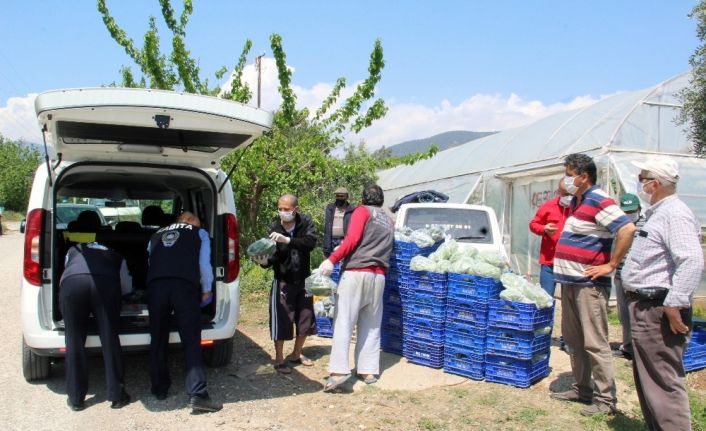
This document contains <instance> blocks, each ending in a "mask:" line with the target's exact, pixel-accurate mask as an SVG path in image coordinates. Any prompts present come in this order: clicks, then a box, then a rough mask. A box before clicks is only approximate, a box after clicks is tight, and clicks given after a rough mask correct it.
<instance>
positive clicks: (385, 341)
mask: <svg viewBox="0 0 706 431" xmlns="http://www.w3.org/2000/svg"><path fill="white" fill-rule="evenodd" d="M403 346H404V343H403V339H402V334H400V335H394V334H385V333H383V334H382V335H381V337H380V348H381V349H382V350H384V351H385V352H388V353H394V354H396V355H400V356H402V350H403Z"/></svg>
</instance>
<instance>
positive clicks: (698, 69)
mask: <svg viewBox="0 0 706 431" xmlns="http://www.w3.org/2000/svg"><path fill="white" fill-rule="evenodd" d="M689 17H690V18H694V19H696V35H697V37H698V38H699V40H700V41H701V44H700V45H699V46H698V47H697V48H696V51H695V52H694V54H692V55H691V57H690V58H689V64H690V65H691V67H692V76H691V80H690V82H689V86H688V87H686V88H685V89H684V90H682V92H681V93H680V98H681V100H682V103H683V106H682V109H681V111H680V113H679V116H678V117H677V123H678V124H682V125H686V126H687V136H688V137H689V139H690V140H691V141H692V142H693V143H694V146H693V147H692V151H693V152H694V153H696V155H698V156H704V155H706V1H705V0H701V1H700V2H699V3H698V4H697V5H696V6H695V7H694V9H692V11H691V13H690V14H689Z"/></svg>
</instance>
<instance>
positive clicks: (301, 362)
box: [289, 355, 314, 367]
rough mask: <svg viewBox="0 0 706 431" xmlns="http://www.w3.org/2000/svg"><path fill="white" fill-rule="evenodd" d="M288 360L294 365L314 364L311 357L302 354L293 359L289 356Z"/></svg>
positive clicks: (310, 365) (306, 365)
mask: <svg viewBox="0 0 706 431" xmlns="http://www.w3.org/2000/svg"><path fill="white" fill-rule="evenodd" d="M289 362H291V363H292V364H296V365H304V366H305V367H313V366H314V361H312V360H311V359H309V358H307V357H306V356H304V355H299V357H298V358H297V359H293V358H291V357H290V358H289Z"/></svg>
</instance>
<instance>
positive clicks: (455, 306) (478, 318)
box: [446, 296, 488, 328]
mask: <svg viewBox="0 0 706 431" xmlns="http://www.w3.org/2000/svg"><path fill="white" fill-rule="evenodd" d="M446 319H447V320H454V321H463V322H469V323H472V324H473V325H474V326H477V327H483V328H484V327H486V326H488V304H487V303H485V302H482V301H476V300H472V299H468V298H458V297H451V296H449V297H448V299H447V301H446Z"/></svg>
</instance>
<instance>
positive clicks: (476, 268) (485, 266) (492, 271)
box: [468, 260, 502, 280]
mask: <svg viewBox="0 0 706 431" xmlns="http://www.w3.org/2000/svg"><path fill="white" fill-rule="evenodd" d="M468 273H469V274H471V275H477V276H479V277H491V278H494V279H496V280H499V279H500V276H501V275H502V272H501V271H500V268H498V267H497V266H493V265H491V264H489V263H487V262H483V261H480V260H476V261H474V262H473V265H472V266H471V268H470V271H469V272H468Z"/></svg>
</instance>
